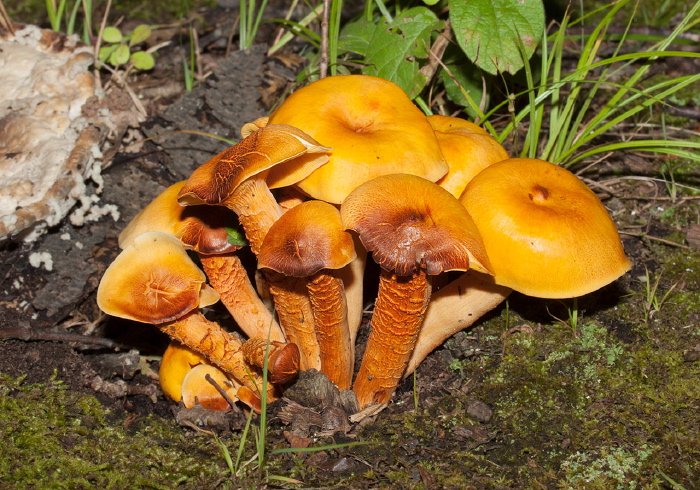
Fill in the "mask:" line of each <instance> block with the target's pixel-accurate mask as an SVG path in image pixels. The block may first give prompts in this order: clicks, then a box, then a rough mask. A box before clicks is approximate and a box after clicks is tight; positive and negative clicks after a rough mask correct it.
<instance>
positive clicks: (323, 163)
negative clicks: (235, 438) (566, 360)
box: [97, 75, 630, 410]
mask: <svg viewBox="0 0 700 490" xmlns="http://www.w3.org/2000/svg"><path fill="white" fill-rule="evenodd" d="M241 133H242V136H243V139H242V140H241V142H240V143H238V144H236V145H235V146H232V147H231V148H229V149H227V150H226V151H224V152H222V153H221V154H219V155H217V156H215V157H214V158H212V159H211V160H209V161H208V162H206V163H204V164H203V165H202V166H201V167H199V168H198V169H196V170H195V171H194V172H193V174H192V175H191V177H190V178H189V179H188V180H187V181H185V182H180V183H178V184H175V185H174V186H172V187H170V188H169V189H167V190H166V191H164V192H163V193H162V194H161V195H160V196H158V197H157V198H156V199H155V200H154V201H153V202H152V203H151V204H149V205H148V206H147V207H146V208H145V209H144V210H143V211H142V212H141V213H139V215H137V216H136V218H134V220H133V221H132V222H131V223H130V224H129V226H128V227H127V228H126V229H125V230H124V231H123V232H122V234H121V236H120V240H119V243H120V246H121V247H122V248H123V251H122V252H121V254H120V255H119V256H118V257H117V259H116V260H115V261H114V263H113V264H112V265H111V266H110V267H109V269H108V270H107V272H106V273H105V275H104V277H103V279H102V281H101V283H100V287H99V290H98V296H97V300H98V304H99V306H100V308H102V309H103V310H104V311H105V312H107V313H109V314H111V315H116V316H120V317H123V318H129V319H132V320H136V321H140V322H144V323H152V324H154V325H156V326H157V327H158V328H160V329H161V330H162V331H163V332H165V333H166V334H168V335H170V336H171V337H172V339H173V343H172V344H171V346H170V347H169V348H168V350H167V351H166V354H165V355H164V357H163V362H162V363H161V373H160V374H161V376H160V377H161V385H162V387H163V391H164V392H165V393H166V395H168V396H169V397H171V398H172V399H174V400H176V401H180V400H182V401H183V402H184V403H185V404H186V405H187V406H191V405H192V404H194V403H196V402H198V403H200V404H203V405H206V406H209V407H212V408H218V407H225V406H226V405H225V404H223V402H222V401H221V400H222V399H223V398H222V397H223V395H224V394H227V395H228V397H230V398H231V399H239V400H241V401H242V402H244V403H246V404H247V405H249V406H251V407H252V408H253V409H257V410H259V409H260V398H261V394H262V393H263V391H264V392H266V393H267V395H268V399H272V398H274V397H276V396H279V395H280V393H281V392H282V390H283V389H284V387H285V385H286V384H288V383H289V382H290V381H291V380H292V379H293V378H294V376H295V375H296V373H297V372H298V371H299V370H307V369H312V368H313V369H317V370H319V371H321V372H322V373H325V375H327V376H328V378H329V379H330V381H332V382H333V383H334V384H335V385H336V386H337V387H338V388H339V389H352V390H353V391H354V392H355V394H356V395H357V400H358V407H359V408H360V409H362V408H366V407H369V406H371V405H375V404H378V405H381V404H385V403H387V402H388V401H389V400H390V398H391V396H392V394H393V393H394V391H395V389H396V387H397V386H398V384H399V382H400V381H401V379H402V378H404V377H406V376H408V375H409V374H411V373H412V372H413V371H414V370H415V369H416V367H417V366H418V365H419V364H420V362H421V361H422V360H423V359H425V357H426V356H427V355H428V354H429V353H430V352H431V351H432V350H434V349H435V348H436V347H437V346H439V345H440V344H441V343H442V342H443V341H444V340H445V339H447V338H448V337H450V336H451V335H453V334H454V333H456V332H457V331H459V330H462V329H464V328H467V327H468V326H470V325H471V324H473V323H474V322H475V321H476V320H477V319H478V318H479V317H481V316H482V315H483V314H484V313H486V312H488V311H490V310H491V309H493V308H494V307H496V306H497V305H498V304H499V303H501V302H502V301H503V300H504V299H505V298H506V297H507V296H508V294H509V293H510V292H511V291H512V290H517V291H520V292H522V293H524V294H526V295H530V296H535V297H541V298H566V297H576V296H580V295H584V294H587V293H589V292H592V291H594V290H596V289H598V288H601V287H602V286H604V285H606V284H608V283H610V282H612V281H614V280H615V279H617V278H618V277H620V276H621V275H622V274H624V273H625V272H626V271H627V270H628V269H629V268H630V263H629V261H628V260H627V258H626V257H625V254H624V251H623V249H622V246H621V242H620V238H619V235H618V232H617V229H616V227H615V225H614V223H613V222H612V220H611V218H610V216H609V215H608V213H607V211H606V210H605V208H604V207H603V205H602V204H601V202H600V201H599V200H598V198H597V197H596V196H595V194H594V193H593V192H592V191H591V190H590V189H589V188H588V187H587V186H586V185H585V184H584V183H583V182H582V181H581V180H579V179H578V178H577V177H576V176H575V175H573V174H572V173H571V172H569V171H567V170H565V169H563V168H561V167H559V166H557V165H554V164H551V163H548V162H545V161H542V160H535V159H519V158H509V157H508V154H507V153H506V151H505V149H504V148H503V147H502V146H501V145H500V144H499V143H498V142H497V141H496V140H495V139H494V138H492V137H491V136H490V135H489V134H487V133H486V132H485V131H484V130H482V129H481V128H479V127H478V126H476V125H474V124H472V123H470V122H467V121H464V120H461V119H459V118H455V117H448V116H429V117H426V116H425V115H424V114H423V113H422V112H421V111H420V110H418V108H417V107H416V106H414V105H413V103H412V102H411V101H410V99H409V98H408V97H407V96H406V94H405V93H404V92H403V91H402V90H401V89H400V88H399V87H398V86H396V85H395V84H393V83H392V82H389V81H386V80H383V79H380V78H376V77H370V76H362V75H345V76H336V77H329V78H325V79H322V80H320V81H317V82H314V83H311V84H310V85H308V86H306V87H304V88H302V89H299V90H298V91H296V92H295V93H293V94H292V95H291V96H290V97H289V98H288V99H287V100H286V101H285V102H284V103H283V104H282V105H280V106H279V108H278V109H277V110H275V112H274V113H273V114H272V115H271V116H270V117H269V118H261V119H258V120H256V121H254V122H253V123H249V124H246V125H245V126H244V127H243V128H242V131H241ZM236 222H238V223H240V226H241V227H242V228H243V230H244V232H245V236H246V239H247V243H248V244H249V245H250V249H251V251H252V253H253V255H254V257H255V261H256V263H255V266H256V269H257V271H256V273H255V274H252V273H249V271H248V270H246V268H245V267H244V265H243V263H242V262H241V259H240V257H239V255H238V249H239V248H240V247H241V244H240V243H239V244H236V245H233V244H232V243H230V240H229V235H228V231H227V230H229V229H230V228H231V227H235V226H237V223H236ZM188 252H189V254H188ZM190 254H195V255H196V256H194V258H195V259H196V260H197V263H198V264H199V265H200V266H201V269H200V268H199V266H198V265H197V263H196V262H195V261H193V258H192V257H191V255H190ZM368 254H371V258H372V259H373V260H374V261H375V262H376V263H377V264H378V265H379V267H380V269H381V272H380V274H379V278H378V281H379V288H378V293H377V296H376V298H363V279H364V274H365V265H366V261H367V257H368ZM449 271H460V273H459V274H456V273H452V274H450V275H449V276H448V275H447V272H449ZM436 277H438V280H435V278H436ZM448 277H450V278H453V280H452V281H451V282H449V281H448V279H447V278H448ZM454 277H456V279H454ZM207 281H208V282H207ZM219 299H220V300H221V301H222V303H223V305H224V306H225V307H226V308H227V310H228V311H229V312H230V314H231V317H232V320H233V322H234V323H235V325H232V327H237V328H238V331H237V332H236V331H234V330H235V329H234V328H223V327H222V326H221V325H219V324H218V323H216V322H213V321H210V320H208V319H207V318H206V317H205V316H204V315H203V314H202V313H201V311H200V309H201V308H203V307H205V306H207V305H211V304H213V303H214V302H216V301H218V300H219ZM372 299H374V308H373V313H372V318H371V322H370V324H371V332H370V336H369V339H368V341H367V345H366V347H365V351H364V355H363V357H362V360H361V364H360V368H359V371H358V372H357V374H355V376H354V378H353V374H354V371H353V367H354V365H355V340H356V337H357V332H358V329H359V326H360V323H361V319H362V314H363V310H364V304H365V303H364V302H365V301H367V300H372ZM265 367H266V368H267V373H268V375H267V376H266V379H267V381H268V385H267V386H263V385H262V384H263V376H262V372H263V369H264V368H265ZM207 375H208V376H207ZM205 379H206V380H214V381H215V382H216V383H217V384H218V385H219V388H220V390H215V391H212V390H211V386H207V383H206V382H204V381H203V380H205ZM208 384H209V385H211V382H209V383H208Z"/></svg>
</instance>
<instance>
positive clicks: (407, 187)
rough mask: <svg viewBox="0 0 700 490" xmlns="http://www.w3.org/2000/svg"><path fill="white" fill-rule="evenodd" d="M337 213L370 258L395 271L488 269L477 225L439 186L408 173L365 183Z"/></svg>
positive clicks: (407, 272) (428, 271) (405, 273)
mask: <svg viewBox="0 0 700 490" xmlns="http://www.w3.org/2000/svg"><path fill="white" fill-rule="evenodd" d="M340 214H341V217H342V219H343V223H344V224H345V226H346V228H348V229H352V230H355V231H356V232H357V233H358V234H359V236H360V240H361V241H362V243H363V245H364V246H365V248H366V249H367V250H368V251H371V252H373V253H374V260H375V261H376V262H377V263H378V264H379V265H380V266H382V267H383V268H384V269H386V270H389V271H393V272H396V274H398V275H403V276H405V275H409V274H411V273H413V272H415V271H417V270H419V269H421V268H424V269H425V271H426V272H427V273H428V274H430V275H436V274H439V273H441V272H443V271H450V270H467V269H469V268H472V269H475V270H478V271H480V272H486V273H490V266H489V259H488V257H487V255H486V250H485V248H484V245H483V244H482V241H481V237H480V236H479V231H478V230H477V228H476V225H475V224H474V222H473V221H472V219H471V217H470V216H469V214H468V213H467V212H466V210H465V209H464V207H463V206H462V205H461V204H460V202H459V201H458V200H457V199H456V198H455V197H454V196H453V195H452V194H450V193H449V192H447V191H446V190H445V189H443V188H442V187H440V186H438V185H437V184H434V183H432V182H430V181H428V180H426V179H423V178H421V177H416V176H414V175H407V174H393V175H384V176H381V177H377V178H375V179H372V180H370V181H369V182H365V183H364V184H362V185H361V186H359V187H358V188H357V189H355V190H354V191H353V192H351V193H350V195H349V196H348V197H347V199H345V201H343V204H342V205H341V207H340Z"/></svg>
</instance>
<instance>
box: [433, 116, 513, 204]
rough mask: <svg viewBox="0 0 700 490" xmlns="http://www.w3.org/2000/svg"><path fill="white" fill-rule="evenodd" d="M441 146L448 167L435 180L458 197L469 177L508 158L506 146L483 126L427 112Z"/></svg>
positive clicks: (471, 177)
mask: <svg viewBox="0 0 700 490" xmlns="http://www.w3.org/2000/svg"><path fill="white" fill-rule="evenodd" d="M428 122H429V123H430V125H431V126H432V128H433V130H434V131H435V136H436V137H437V140H438V143H439V144H440V150H442V154H443V156H444V157H445V160H446V161H447V164H448V165H449V167H450V170H449V171H448V172H447V174H446V175H445V176H444V177H442V178H441V179H440V180H438V181H437V184H439V185H440V187H442V188H443V189H447V190H448V191H449V192H450V194H452V195H453V196H455V197H459V196H460V195H461V194H462V192H464V188H465V187H466V186H467V184H468V183H469V181H470V180H471V179H473V178H474V176H475V175H476V174H478V173H479V172H481V171H482V170H483V169H485V168H486V167H488V166H489V165H491V164H493V163H496V162H500V161H501V160H505V159H506V158H508V153H507V152H506V149H505V148H503V146H501V144H500V143H499V142H498V141H496V140H495V139H494V138H493V137H492V136H491V135H490V134H488V133H487V132H486V130H484V129H483V128H481V127H479V126H477V125H476V124H474V123H471V122H469V121H466V120H464V119H460V118H458V117H451V116H440V115H434V116H428Z"/></svg>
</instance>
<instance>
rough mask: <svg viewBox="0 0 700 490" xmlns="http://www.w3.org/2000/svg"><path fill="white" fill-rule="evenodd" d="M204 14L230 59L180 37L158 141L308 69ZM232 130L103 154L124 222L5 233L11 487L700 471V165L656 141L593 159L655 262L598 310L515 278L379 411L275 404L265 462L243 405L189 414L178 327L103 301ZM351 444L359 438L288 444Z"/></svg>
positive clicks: (169, 54)
mask: <svg viewBox="0 0 700 490" xmlns="http://www.w3.org/2000/svg"><path fill="white" fill-rule="evenodd" d="M199 15H201V17H202V19H204V20H203V24H202V26H201V28H202V32H201V33H200V49H201V50H202V53H203V56H204V58H205V60H206V62H207V66H208V68H210V69H211V70H212V71H213V73H212V74H211V75H210V76H209V77H208V78H206V79H205V80H203V81H201V82H200V83H199V84H198V85H197V86H196V88H195V89H194V90H193V91H191V92H185V91H184V90H183V89H182V87H183V83H182V82H181V80H182V74H181V73H180V69H179V68H178V67H180V66H181V62H180V53H181V49H187V50H188V49H189V48H188V47H187V46H184V47H180V44H179V42H180V41H177V42H174V43H172V44H171V45H170V46H169V47H167V48H163V49H162V50H161V51H159V63H158V65H157V67H156V69H155V70H153V71H152V72H149V73H147V74H144V75H138V76H136V77H135V78H134V80H133V81H132V83H133V85H132V87H133V88H134V89H135V90H136V92H137V93H140V94H142V95H143V96H144V103H145V104H146V106H147V108H148V110H149V117H148V119H147V120H146V121H145V122H144V123H143V125H142V126H141V127H140V128H139V129H140V131H141V135H140V136H139V138H140V137H145V136H157V135H159V134H161V133H164V132H167V131H173V130H177V129H188V130H197V131H203V132H208V133H212V134H216V135H219V136H224V137H228V138H232V139H235V138H237V132H238V129H239V128H240V127H241V126H242V125H243V124H244V123H245V122H249V121H252V120H254V119H256V118H257V117H260V116H262V115H265V114H267V113H268V111H269V110H270V108H271V107H272V105H273V104H274V103H275V102H276V101H278V100H279V99H280V98H282V97H283V96H284V94H285V93H286V92H288V91H289V90H291V88H292V87H293V86H294V83H295V81H296V74H297V73H298V72H299V70H300V69H301V68H302V66H303V63H302V59H301V58H300V57H299V56H298V55H297V54H296V51H295V50H296V49H297V48H298V46H294V45H292V46H290V48H289V49H288V50H287V51H286V52H285V53H284V54H282V55H279V56H277V57H273V58H270V57H267V56H266V54H265V52H266V49H265V47H264V46H258V47H255V48H254V49H252V50H250V51H247V52H243V51H237V50H235V45H234V46H233V48H234V49H232V50H230V53H229V54H227V43H226V39H227V36H228V33H229V31H230V29H231V25H230V24H231V23H230V22H228V21H227V20H225V19H233V18H234V16H233V13H232V12H231V11H230V10H225V9H223V8H220V7H216V8H213V7H212V8H209V9H207V10H202V11H200V12H199ZM278 16H279V17H282V16H283V13H282V14H280V15H278ZM22 20H27V21H31V19H22ZM170 35H171V36H173V39H178V40H179V39H180V37H179V33H177V32H176V33H172V32H171V33H170ZM267 35H268V33H265V32H263V35H262V36H261V37H262V38H263V39H266V37H265V36H267ZM202 39H206V40H207V41H206V42H205V43H202V42H201V40H202ZM674 69H675V70H676V71H679V70H680V71H682V70H687V71H691V72H694V71H695V70H697V67H694V66H680V67H675V68H674ZM172 81H177V84H172V83H171V82H172ZM161 89H162V90H161ZM166 89H167V90H166ZM686 109H687V111H686V112H685V113H684V114H685V115H686V118H681V119H679V120H678V122H674V124H676V125H680V126H682V127H683V128H684V129H685V130H686V131H687V132H693V133H694V135H695V136H693V137H694V138H695V139H696V140H697V138H698V135H699V134H700V128H699V126H698V121H697V119H693V118H687V115H688V114H690V115H692V110H694V109H695V106H694V102H692V100H689V101H688V102H687V106H686ZM226 146H227V145H226V144H225V143H222V142H220V141H218V140H214V139H210V138H207V137H203V136H198V135H193V134H175V135H170V136H167V137H159V138H156V139H154V140H151V141H147V142H145V143H144V144H142V145H138V146H134V147H133V148H125V149H124V150H123V151H122V152H120V153H119V154H117V155H116V156H115V158H114V159H113V161H112V163H111V165H110V166H109V167H108V168H107V169H105V170H104V171H103V177H104V179H105V186H104V193H103V194H102V196H101V199H102V202H103V203H110V204H116V205H117V206H118V209H119V212H120V217H119V219H118V220H117V221H115V220H113V219H112V218H111V217H110V216H106V217H103V218H102V219H100V220H99V221H96V222H92V223H88V224H86V225H84V226H82V227H74V226H72V225H71V224H69V223H68V222H67V220H66V221H64V222H63V223H61V224H60V225H59V226H57V227H56V228H55V229H51V230H50V231H49V233H47V234H45V235H44V236H42V237H40V238H39V239H38V240H37V241H35V242H33V243H4V244H2V247H3V248H2V250H0V257H2V262H1V263H0V287H1V289H2V291H3V294H2V296H1V297H0V339H4V340H0V414H2V415H0V418H1V420H0V437H1V438H2V442H0V448H3V449H2V451H0V453H3V455H0V484H1V486H2V487H3V488H91V487H106V488H142V487H143V488H198V489H201V488H255V487H258V486H271V487H284V488H286V487H294V488H298V487H300V486H301V487H304V488H311V487H319V488H325V487H331V486H333V487H339V488H475V489H481V488H503V489H505V488H517V489H527V488H595V489H610V488H620V489H639V488H685V489H688V490H690V489H698V488H700V417H698V414H699V413H700V361H699V359H700V319H699V316H698V315H699V314H698V309H699V306H698V305H700V293H699V291H700V251H699V250H700V218H699V216H700V212H699V211H700V210H699V208H698V205H697V202H698V200H697V198H698V191H696V190H695V189H697V186H698V181H699V180H700V170H698V167H697V165H696V164H682V165H679V166H678V167H677V168H676V171H675V182H674V183H673V185H671V184H670V183H669V182H668V180H666V181H665V182H664V180H663V177H662V176H661V173H660V168H661V166H662V165H663V164H664V162H663V161H660V160H659V159H658V158H652V157H650V156H649V155H636V154H631V155H615V156H612V157H611V158H610V159H608V160H607V161H605V162H601V163H599V164H597V165H596V166H595V167H594V168H593V170H590V171H589V172H588V173H586V174H584V177H585V178H588V179H591V181H592V182H593V183H596V182H598V183H601V184H603V186H604V187H600V186H599V187H595V188H594V190H596V191H601V193H600V197H601V198H602V199H603V200H604V203H605V204H606V206H607V207H608V209H609V210H610V211H611V214H612V215H613V217H614V219H615V220H616V222H617V223H618V226H619V228H620V230H621V233H622V238H623V243H624V246H625V250H626V251H627V253H628V256H629V257H630V259H631V260H632V262H633V263H634V267H633V269H632V271H631V272H630V273H628V274H627V275H626V276H625V277H623V278H622V279H620V280H619V281H618V282H616V283H615V284H612V285H610V286H608V287H606V288H604V289H602V290H601V291H598V292H596V293H593V294H591V295H588V296H586V297H584V298H582V299H581V300H580V302H579V318H578V320H577V322H574V321H573V320H572V319H571V318H570V317H569V313H570V311H571V309H570V308H571V303H570V302H566V303H561V302H557V301H544V300H535V299H532V298H528V297H525V296H522V295H517V294H514V295H513V296H512V297H511V298H510V299H509V301H508V303H507V305H503V306H501V307H500V308H498V309H497V310H496V311H494V312H492V313H490V314H489V315H487V317H486V318H484V319H483V320H482V321H480V322H479V323H478V324H477V325H476V326H475V327H473V328H472V329H470V330H468V331H466V332H461V333H459V334H457V335H456V336H455V337H453V338H452V339H450V340H448V341H447V342H446V344H445V345H444V346H443V347H441V348H440V349H438V350H437V351H436V352H434V353H433V354H432V355H431V356H430V357H429V358H428V359H427V360H426V361H425V362H424V363H423V364H422V365H421V366H420V368H419V369H418V372H417V374H416V376H415V377H410V378H408V379H407V380H405V381H404V382H403V383H402V385H401V386H400V388H399V390H398V392H397V393H396V394H395V396H394V398H393V400H392V403H391V404H390V405H389V407H388V408H387V409H386V410H384V411H383V412H381V413H380V414H378V415H377V416H376V417H371V418H369V419H366V420H365V421H363V422H362V423H360V424H348V423H347V422H345V421H344V420H340V419H342V417H340V419H338V420H337V421H336V425H333V426H332V429H331V430H330V431H329V430H328V429H327V428H326V431H325V432H324V430H323V429H324V427H321V426H319V424H320V422H315V421H317V420H321V417H326V418H325V419H323V420H331V419H332V418H333V417H334V416H337V413H336V414H335V415H334V413H333V412H332V411H326V412H324V410H323V409H322V408H317V409H314V408H313V407H311V408H309V404H306V409H305V410H306V412H305V417H306V418H304V419H303V420H304V421H305V422H302V421H301V419H296V420H297V422H296V424H291V425H290V424H289V423H285V422H284V421H285V420H287V418H286V417H287V414H288V412H289V410H292V409H290V408H289V407H286V406H285V403H289V402H276V403H275V404H273V405H272V406H271V407H270V410H269V414H268V421H267V422H268V424H269V425H268V426H267V430H263V432H262V433H263V435H264V436H266V441H265V442H266V450H267V454H266V455H265V459H264V460H263V461H262V464H261V462H260V461H259V460H258V459H257V458H255V457H254V455H255V454H256V451H257V448H256V447H255V440H256V437H255V435H254V431H253V430H252V429H251V430H249V431H248V432H247V433H244V432H243V430H244V426H245V418H244V417H242V416H241V415H240V414H237V413H233V412H230V413H228V414H227V415H225V416H220V415H214V414H205V415H202V414H199V413H195V414H192V413H187V412H182V410H181V407H178V406H177V404H175V403H174V402H172V401H170V400H167V399H165V398H164V396H163V395H162V393H161V392H160V387H159V385H158V381H157V368H158V357H159V356H160V355H161V354H162V352H163V351H164V349H165V347H166V346H167V342H168V340H167V338H165V336H164V335H163V334H161V333H160V332H158V331H156V329H154V328H151V327H148V326H143V325H140V324H136V323H133V322H127V321H122V320H117V319H113V318H107V317H105V316H104V315H102V314H101V312H100V311H99V310H98V308H97V306H96V304H95V291H96V288H97V285H98V283H99V280H100V278H101V276H102V274H103V273H104V271H105V269H106V267H107V266H108V265H109V264H110V263H111V262H112V260H113V259H114V258H115V257H116V255H117V253H118V246H117V241H116V240H117V236H118V234H119V232H120V231H121V229H122V228H123V227H124V226H125V225H126V223H128V222H129V220H130V219H131V218H132V217H133V216H134V215H135V214H136V213H137V212H138V210H139V209H141V208H142V207H143V206H144V205H146V204H147V203H148V202H150V200H151V199H152V198H153V197H155V196H156V195H157V194H158V193H159V192H160V191H161V190H163V189H164V188H165V187H166V186H168V185H170V184H173V183H175V182H177V181H179V180H183V179H185V178H186V177H187V176H188V175H189V173H190V172H191V171H192V170H193V169H194V168H196V167H197V166H198V165H199V164H201V163H203V162H204V161H205V160H206V159H208V158H209V157H210V156H212V155H214V154H216V153H218V152H219V151H221V150H222V149H223V148H225V147H226ZM134 148H136V151H134ZM680 163H681V162H679V164H680ZM619 176H633V177H634V179H624V178H619ZM638 177H645V179H643V180H639V179H638ZM646 177H648V178H646ZM652 178H653V179H652ZM684 185H687V186H689V187H681V186H684ZM672 192H676V194H672ZM66 234H68V235H69V237H70V238H69V239H66ZM35 251H47V252H50V253H51V255H52V257H53V263H54V267H53V270H52V271H46V270H44V269H42V268H35V267H33V266H32V265H30V263H29V261H28V256H29V255H30V254H31V253H32V252H35ZM647 285H649V288H647ZM655 285H656V286H657V287H656V288H654V286H655ZM369 301H371V298H369ZM220 313H221V312H219V311H216V310H215V311H213V312H212V314H215V315H216V314H220ZM368 319H369V318H368ZM366 333H367V327H365V330H364V331H363V333H362V334H361V336H360V344H361V343H362V342H363V339H364V338H366ZM359 352H360V353H361V346H360V350H359ZM302 398H303V397H302ZM297 401H299V402H300V404H301V405H304V400H303V399H300V400H297ZM300 410H302V409H300ZM309 410H310V411H309ZM207 418H209V422H210V423H209V425H206V424H203V421H206V419H207ZM259 423H260V418H259V417H257V418H254V420H253V426H257V425H258V424H259ZM321 425H323V424H321ZM255 434H258V433H257V432H255ZM243 435H245V437H246V438H247V441H246V440H245V439H243V442H241V440H242V438H243ZM257 437H258V438H260V437H261V436H260V435H258V436H257ZM258 440H259V439H258ZM357 442H360V443H362V444H361V445H354V444H355V443H357ZM331 444H340V445H341V446H340V447H332V448H327V449H324V450H320V451H316V452H307V453H302V452H292V453H289V452H286V453H285V452H277V453H275V451H276V450H279V449H283V448H289V447H305V446H316V447H318V446H323V445H331ZM239 448H241V451H242V452H241V456H240V462H239V463H238V465H236V464H235V462H236V458H237V452H238V451H239ZM227 454H228V455H230V457H231V458H232V460H233V463H232V464H233V466H234V467H235V468H234V470H231V466H229V465H228V464H227ZM246 463H247V464H246ZM239 468H240V470H239V471H238V472H236V471H235V470H236V469H239ZM234 473H235V474H234Z"/></svg>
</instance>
